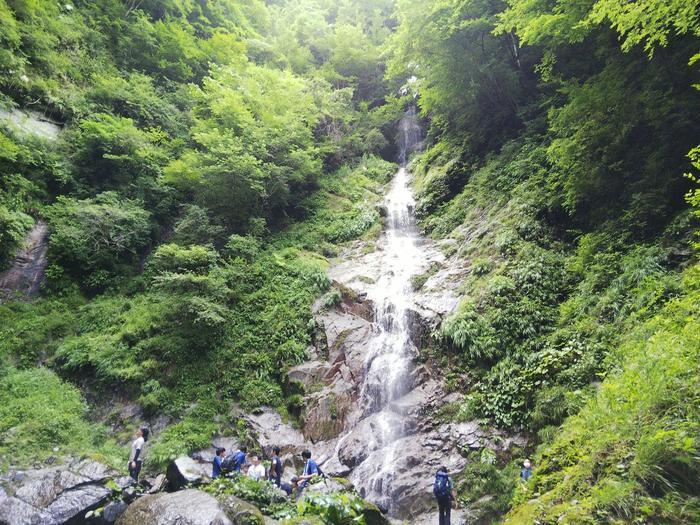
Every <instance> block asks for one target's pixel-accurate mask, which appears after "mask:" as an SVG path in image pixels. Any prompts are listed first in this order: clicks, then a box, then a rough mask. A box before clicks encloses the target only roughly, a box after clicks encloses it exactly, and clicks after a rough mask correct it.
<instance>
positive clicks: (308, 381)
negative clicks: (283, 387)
mask: <svg viewBox="0 0 700 525" xmlns="http://www.w3.org/2000/svg"><path fill="white" fill-rule="evenodd" d="M329 369H330V365H329V364H328V363H326V362H324V361H307V362H306V363H302V364H300V365H297V366H295V367H293V368H291V369H290V370H289V372H288V373H287V379H288V380H289V381H298V382H300V383H302V384H303V385H304V386H305V387H306V389H307V390H308V389H309V388H310V387H313V385H315V384H318V383H320V382H321V381H323V379H324V378H325V377H326V374H327V373H328V371H329Z"/></svg>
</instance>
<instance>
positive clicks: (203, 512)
mask: <svg viewBox="0 0 700 525" xmlns="http://www.w3.org/2000/svg"><path fill="white" fill-rule="evenodd" d="M146 523H147V524H149V525H233V522H232V521H231V520H230V519H229V518H228V517H227V516H226V514H225V513H224V511H223V510H222V509H221V507H220V506H219V503H218V502H217V501H216V499H215V498H214V497H213V496H210V495H209V494H206V493H205V492H202V491H199V490H193V489H189V490H181V491H178V492H172V493H160V494H151V495H148V496H143V497H142V498H139V499H138V500H137V501H136V502H134V503H132V504H131V505H129V508H127V509H126V511H125V512H124V513H123V514H122V515H121V516H119V518H118V519H117V525H144V524H146Z"/></svg>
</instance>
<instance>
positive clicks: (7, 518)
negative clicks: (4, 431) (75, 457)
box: [0, 460, 120, 525]
mask: <svg viewBox="0 0 700 525" xmlns="http://www.w3.org/2000/svg"><path fill="white" fill-rule="evenodd" d="M12 479H13V480H14V483H15V484H14V485H12V488H11V493H9V494H6V493H3V495H0V524H3V525H4V524H8V525H25V524H26V525H34V524H37V525H38V524H42V525H51V524H59V523H70V522H83V521H84V519H85V515H86V514H88V513H89V512H90V511H92V510H93V509H95V508H97V507H100V506H102V505H103V504H104V503H106V502H107V501H108V499H109V497H110V496H111V495H112V494H113V491H112V489H111V488H109V487H107V486H106V485H105V483H106V482H107V481H110V480H115V479H120V478H119V477H118V473H117V472H115V471H113V470H111V469H110V468H109V467H106V466H105V465H102V464H100V463H97V462H96V461H92V460H82V461H76V462H73V463H71V464H70V465H67V466H66V465H63V466H57V467H51V468H46V469H38V470H29V471H26V472H24V473H22V475H18V473H16V474H15V475H14V476H13V477H12Z"/></svg>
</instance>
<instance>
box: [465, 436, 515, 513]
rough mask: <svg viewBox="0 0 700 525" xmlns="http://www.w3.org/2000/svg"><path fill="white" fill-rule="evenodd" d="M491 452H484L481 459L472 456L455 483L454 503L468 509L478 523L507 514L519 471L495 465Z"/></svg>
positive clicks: (496, 462) (511, 467) (500, 463)
mask: <svg viewBox="0 0 700 525" xmlns="http://www.w3.org/2000/svg"><path fill="white" fill-rule="evenodd" d="M487 451H488V452H491V450H490V449H483V451H482V453H481V455H480V457H476V453H471V454H470V456H469V459H470V461H469V463H468V464H467V467H466V468H465V469H464V471H463V472H462V473H461V474H460V476H459V478H458V479H457V480H456V487H457V499H458V501H459V502H460V504H461V505H468V506H469V508H470V509H471V510H472V512H473V513H474V514H475V519H476V516H478V519H479V521H483V522H486V521H487V520H493V519H495V518H497V517H498V516H499V515H501V514H503V513H504V512H505V511H507V510H508V508H509V504H510V500H511V498H512V495H513V492H514V489H515V485H516V483H517V480H518V475H519V472H518V469H517V466H516V465H514V464H512V463H511V464H507V465H506V464H503V463H502V462H500V461H498V460H497V459H496V457H495V456H494V455H492V454H493V453H492V452H491V454H488V453H486V452H487Z"/></svg>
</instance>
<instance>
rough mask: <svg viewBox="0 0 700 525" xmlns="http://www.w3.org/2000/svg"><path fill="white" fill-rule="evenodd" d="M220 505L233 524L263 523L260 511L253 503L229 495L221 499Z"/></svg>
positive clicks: (256, 524)
mask: <svg viewBox="0 0 700 525" xmlns="http://www.w3.org/2000/svg"><path fill="white" fill-rule="evenodd" d="M221 506H222V507H223V509H224V512H225V513H226V516H227V517H228V518H229V519H230V520H231V522H232V523H233V525H264V524H265V520H264V518H263V515H262V512H260V509H258V508H257V507H256V506H255V505H251V504H250V503H248V502H247V501H243V500H242V499H240V498H237V497H236V496H233V495H229V496H227V497H226V498H224V499H222V500H221Z"/></svg>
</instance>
